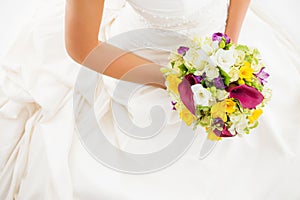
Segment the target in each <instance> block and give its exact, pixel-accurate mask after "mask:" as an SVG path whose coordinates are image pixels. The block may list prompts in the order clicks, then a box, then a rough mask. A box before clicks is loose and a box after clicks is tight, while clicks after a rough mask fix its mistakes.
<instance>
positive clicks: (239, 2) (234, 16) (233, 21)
mask: <svg viewBox="0 0 300 200" xmlns="http://www.w3.org/2000/svg"><path fill="white" fill-rule="evenodd" d="M249 3H250V0H230V5H229V8H228V17H227V23H226V28H225V34H226V35H228V36H229V37H230V38H231V40H232V42H233V43H237V42H238V38H239V34H240V31H241V27H242V24H243V21H244V18H245V15H246V12H247V9H248V7H249Z"/></svg>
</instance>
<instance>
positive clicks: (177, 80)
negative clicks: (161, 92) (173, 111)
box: [166, 74, 181, 94]
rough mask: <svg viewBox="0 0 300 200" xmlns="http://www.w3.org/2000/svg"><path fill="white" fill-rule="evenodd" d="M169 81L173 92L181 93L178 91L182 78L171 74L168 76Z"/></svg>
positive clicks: (169, 86)
mask: <svg viewBox="0 0 300 200" xmlns="http://www.w3.org/2000/svg"><path fill="white" fill-rule="evenodd" d="M166 80H167V82H168V88H169V90H170V91H171V92H174V93H175V94H179V92H178V85H179V83H180V82H181V79H180V78H178V77H177V76H176V75H175V74H170V75H169V76H168V77H167V79H166Z"/></svg>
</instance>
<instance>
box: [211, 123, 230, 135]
mask: <svg viewBox="0 0 300 200" xmlns="http://www.w3.org/2000/svg"><path fill="white" fill-rule="evenodd" d="M213 132H214V133H215V134H216V136H218V137H233V136H235V135H233V134H231V133H230V131H229V130H228V128H227V126H226V125H224V127H223V130H222V131H220V130H218V129H215V130H214V131H213Z"/></svg>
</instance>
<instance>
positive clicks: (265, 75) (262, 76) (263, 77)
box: [254, 67, 270, 85]
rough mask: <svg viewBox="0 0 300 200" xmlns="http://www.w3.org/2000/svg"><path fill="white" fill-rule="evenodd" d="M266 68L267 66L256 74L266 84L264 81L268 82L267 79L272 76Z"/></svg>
mask: <svg viewBox="0 0 300 200" xmlns="http://www.w3.org/2000/svg"><path fill="white" fill-rule="evenodd" d="M264 69H265V67H262V68H261V69H260V71H259V72H258V73H256V74H254V75H255V76H256V77H257V78H258V79H259V81H260V83H261V84H262V85H264V83H267V81H266V79H267V78H268V77H269V76H270V74H268V73H267V72H265V71H264Z"/></svg>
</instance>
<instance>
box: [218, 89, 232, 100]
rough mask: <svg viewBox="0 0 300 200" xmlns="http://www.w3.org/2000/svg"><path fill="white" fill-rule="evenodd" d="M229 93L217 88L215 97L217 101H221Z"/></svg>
mask: <svg viewBox="0 0 300 200" xmlns="http://www.w3.org/2000/svg"><path fill="white" fill-rule="evenodd" d="M228 95H229V93H228V92H227V91H226V90H217V92H216V98H217V99H218V100H219V101H223V100H224V99H226V98H227V97H228Z"/></svg>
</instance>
